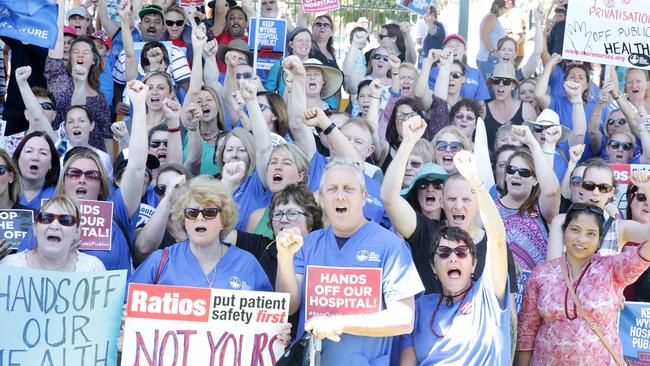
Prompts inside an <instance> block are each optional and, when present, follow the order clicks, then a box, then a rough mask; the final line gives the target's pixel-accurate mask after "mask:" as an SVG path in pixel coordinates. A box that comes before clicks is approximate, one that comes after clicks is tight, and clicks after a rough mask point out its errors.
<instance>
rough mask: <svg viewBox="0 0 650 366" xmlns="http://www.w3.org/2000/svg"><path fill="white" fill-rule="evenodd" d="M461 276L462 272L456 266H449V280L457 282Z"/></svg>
mask: <svg viewBox="0 0 650 366" xmlns="http://www.w3.org/2000/svg"><path fill="white" fill-rule="evenodd" d="M462 274H463V272H462V270H461V269H460V267H458V266H451V267H449V268H448V269H447V278H448V279H450V280H458V279H460V277H461V275H462Z"/></svg>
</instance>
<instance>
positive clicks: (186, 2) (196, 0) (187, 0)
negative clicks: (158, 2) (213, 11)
mask: <svg viewBox="0 0 650 366" xmlns="http://www.w3.org/2000/svg"><path fill="white" fill-rule="evenodd" d="M203 3H204V2H203V0H180V2H179V5H180V6H182V7H187V6H196V7H199V6H202V5H203Z"/></svg>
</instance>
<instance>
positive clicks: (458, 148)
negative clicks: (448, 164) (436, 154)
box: [436, 141, 463, 152]
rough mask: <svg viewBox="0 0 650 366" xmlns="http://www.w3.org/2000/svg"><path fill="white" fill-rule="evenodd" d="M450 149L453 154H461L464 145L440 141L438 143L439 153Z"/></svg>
mask: <svg viewBox="0 0 650 366" xmlns="http://www.w3.org/2000/svg"><path fill="white" fill-rule="evenodd" d="M447 148H449V150H451V151H453V152H459V151H461V150H462V149H463V144H462V143H460V142H447V141H438V142H436V150H438V151H445V150H447Z"/></svg>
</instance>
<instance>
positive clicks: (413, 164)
mask: <svg viewBox="0 0 650 366" xmlns="http://www.w3.org/2000/svg"><path fill="white" fill-rule="evenodd" d="M407 164H408V165H410V166H411V168H413V169H420V167H421V166H422V163H421V162H419V161H416V160H411V161H409V162H408V163H407Z"/></svg>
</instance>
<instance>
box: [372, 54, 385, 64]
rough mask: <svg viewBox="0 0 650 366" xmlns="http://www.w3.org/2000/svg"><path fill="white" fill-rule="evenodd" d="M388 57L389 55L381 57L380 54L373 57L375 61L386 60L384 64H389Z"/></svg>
mask: <svg viewBox="0 0 650 366" xmlns="http://www.w3.org/2000/svg"><path fill="white" fill-rule="evenodd" d="M388 57H389V56H388V55H380V54H378V53H375V54H374V55H372V59H373V60H377V61H379V60H384V62H388Z"/></svg>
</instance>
